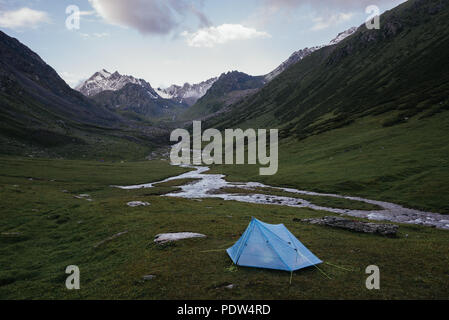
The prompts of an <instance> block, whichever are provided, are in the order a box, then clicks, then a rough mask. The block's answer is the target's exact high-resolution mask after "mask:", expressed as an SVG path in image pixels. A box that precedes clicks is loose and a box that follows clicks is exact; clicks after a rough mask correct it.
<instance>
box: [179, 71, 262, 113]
mask: <svg viewBox="0 0 449 320" xmlns="http://www.w3.org/2000/svg"><path fill="white" fill-rule="evenodd" d="M264 84H265V79H264V77H263V76H259V77H254V76H250V75H248V74H246V73H243V72H238V71H232V72H228V73H223V74H222V75H221V76H220V77H219V78H218V80H217V81H215V82H214V84H213V85H212V86H211V88H210V89H209V90H208V91H207V93H206V94H205V95H204V96H203V97H202V98H201V99H199V100H198V101H197V103H196V104H195V105H193V106H192V107H190V108H189V109H187V110H186V111H185V112H184V113H183V114H182V115H181V117H182V118H184V119H198V118H201V117H205V116H208V115H210V114H214V113H216V112H221V111H223V109H224V108H226V107H227V106H229V105H231V104H233V103H235V102H237V101H240V100H241V99H243V98H245V97H247V96H250V95H251V94H253V93H255V92H256V91H257V90H259V89H260V88H261V87H263V86H264Z"/></svg>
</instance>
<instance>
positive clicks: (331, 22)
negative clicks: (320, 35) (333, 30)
mask: <svg viewBox="0 0 449 320" xmlns="http://www.w3.org/2000/svg"><path fill="white" fill-rule="evenodd" d="M352 16H353V14H352V13H350V12H349V13H338V14H332V15H330V16H325V17H318V18H315V19H313V22H314V23H315V24H314V26H313V27H312V29H311V30H313V31H318V30H323V29H327V28H329V27H332V26H336V25H338V24H340V23H341V22H345V21H348V20H350V19H351V18H352Z"/></svg>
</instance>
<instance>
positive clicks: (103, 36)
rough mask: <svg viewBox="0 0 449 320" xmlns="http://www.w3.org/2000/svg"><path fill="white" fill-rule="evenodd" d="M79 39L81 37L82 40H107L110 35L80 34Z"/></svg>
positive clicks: (104, 33) (105, 33)
mask: <svg viewBox="0 0 449 320" xmlns="http://www.w3.org/2000/svg"><path fill="white" fill-rule="evenodd" d="M81 37H83V38H84V39H92V38H97V39H98V38H108V37H110V34H109V33H107V32H102V33H92V34H89V33H81Z"/></svg>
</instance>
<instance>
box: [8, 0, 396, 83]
mask: <svg viewBox="0 0 449 320" xmlns="http://www.w3.org/2000/svg"><path fill="white" fill-rule="evenodd" d="M404 1H405V0H321V1H320V0H28V1H25V0H0V30H1V31H3V32H5V33H6V34H8V35H10V36H12V37H15V38H17V39H18V40H19V41H21V42H22V43H24V44H25V45H27V46H28V47H29V48H30V49H32V50H33V51H35V52H36V53H37V54H39V55H40V56H41V58H42V59H44V60H45V61H46V62H47V63H48V64H49V65H51V66H52V67H53V68H54V69H55V70H56V71H57V72H58V73H59V75H60V76H61V77H62V78H63V79H64V80H65V81H66V82H67V83H68V84H69V85H70V86H72V87H74V86H76V85H77V84H78V83H80V82H81V81H82V80H85V79H87V78H89V77H90V76H91V75H93V74H94V73H95V72H96V71H98V70H101V69H106V70H108V71H110V72H114V71H118V72H120V73H121V74H126V75H132V76H134V77H137V78H142V79H145V80H146V81H148V82H150V83H151V85H152V86H153V87H155V88H158V87H167V86H170V85H172V84H178V85H182V84H184V83H185V82H189V83H198V82H201V81H204V80H207V79H209V78H212V77H216V76H219V75H220V74H221V73H223V72H227V71H232V70H238V71H241V72H245V73H248V74H251V75H263V74H267V73H269V72H270V71H272V70H274V69H275V68H276V67H277V66H278V65H279V64H281V63H282V62H283V61H284V60H286V59H287V58H288V57H289V56H290V55H291V54H292V53H293V52H294V51H297V50H299V49H303V48H305V47H311V46H316V45H322V44H327V43H328V42H329V41H330V40H332V39H333V38H335V37H336V35H337V34H338V33H339V32H342V31H344V30H347V29H349V28H350V27H353V26H360V25H361V24H363V23H364V22H365V21H366V19H367V18H368V17H369V16H370V13H367V12H366V9H367V7H368V6H371V5H375V6H377V7H378V8H379V10H380V12H384V11H385V10H389V9H391V8H393V7H395V6H397V5H398V4H400V3H402V2H404ZM75 9H79V11H78V12H79V17H80V19H79V25H77V23H76V19H74V17H75V16H74V15H73V13H75V12H76V11H74V10H75ZM78 27H79V28H78Z"/></svg>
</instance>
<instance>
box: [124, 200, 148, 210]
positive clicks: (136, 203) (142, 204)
mask: <svg viewBox="0 0 449 320" xmlns="http://www.w3.org/2000/svg"><path fill="white" fill-rule="evenodd" d="M127 205H128V207H132V208H134V207H147V206H149V205H150V204H149V203H148V202H142V201H131V202H128V203H127Z"/></svg>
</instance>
